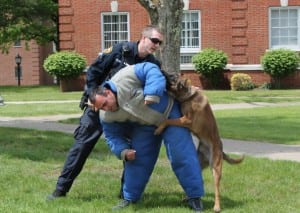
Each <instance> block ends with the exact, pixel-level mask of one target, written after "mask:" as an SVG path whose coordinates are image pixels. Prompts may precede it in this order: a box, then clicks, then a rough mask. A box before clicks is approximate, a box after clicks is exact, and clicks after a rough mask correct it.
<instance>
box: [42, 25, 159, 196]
mask: <svg viewBox="0 0 300 213" xmlns="http://www.w3.org/2000/svg"><path fill="white" fill-rule="evenodd" d="M162 40H163V35H162V34H161V31H160V29H159V28H157V27H156V26H147V27H145V28H144V29H143V31H142V36H141V39H140V40H139V41H138V42H122V43H118V44H116V45H114V46H113V47H112V48H110V49H108V50H106V51H104V52H103V53H102V54H101V55H100V56H99V57H98V58H97V59H96V60H95V62H94V63H92V64H91V66H90V67H89V69H88V71H87V82H86V83H87V89H86V91H85V93H84V95H83V98H82V102H81V104H80V107H81V108H82V109H83V110H84V112H83V115H82V116H81V118H80V124H79V126H78V127H77V128H76V130H75V131H74V139H75V140H74V144H73V146H72V148H71V149H70V151H69V154H68V156H67V159H66V161H65V164H64V167H63V169H62V171H61V174H60V176H59V177H58V180H57V183H56V187H55V190H54V191H53V193H51V194H50V195H49V196H48V197H47V200H53V199H56V198H60V197H65V196H66V194H67V193H68V192H69V190H70V188H71V186H72V184H73V182H74V180H75V178H76V177H77V176H78V175H79V173H80V172H81V170H82V168H83V166H84V163H85V161H86V159H87V158H88V156H89V154H90V153H91V152H92V150H93V148H94V146H95V144H96V143H97V141H98V139H99V138H100V136H101V134H102V127H101V125H99V122H100V121H99V112H98V111H93V110H91V109H90V108H88V107H86V106H87V105H86V102H87V98H88V94H89V93H90V91H92V90H93V89H95V88H97V87H98V86H100V85H101V84H102V83H103V82H104V81H105V80H106V79H108V78H110V77H111V76H113V75H114V74H115V73H116V72H117V71H118V70H119V69H121V68H122V67H123V66H124V63H126V64H136V63H140V62H145V61H148V62H152V63H155V64H157V65H158V66H160V62H159V61H158V60H157V59H156V58H155V57H154V55H152V53H154V52H155V51H156V50H158V49H159V48H160V45H161V42H162ZM120 196H122V194H120Z"/></svg>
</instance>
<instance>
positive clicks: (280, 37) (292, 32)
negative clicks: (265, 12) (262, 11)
mask: <svg viewBox="0 0 300 213" xmlns="http://www.w3.org/2000/svg"><path fill="white" fill-rule="evenodd" d="M299 17H300V16H299V8H276V9H272V8H271V11H270V46H271V48H290V49H299V48H300V43H299V38H300V35H299V27H300V25H299V23H300V22H299Z"/></svg>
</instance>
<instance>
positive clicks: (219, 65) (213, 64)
mask: <svg viewBox="0 0 300 213" xmlns="http://www.w3.org/2000/svg"><path fill="white" fill-rule="evenodd" d="M227 60H228V57H227V55H226V54H225V53H224V52H223V51H221V50H216V49H213V48H207V49H203V50H202V51H201V52H200V53H198V54H196V55H194V56H193V58H192V62H193V64H194V65H195V69H196V72H197V73H199V74H202V75H203V76H204V77H206V78H207V79H208V80H209V81H210V82H211V84H212V86H213V87H217V85H218V83H219V81H220V79H221V78H222V74H223V71H224V68H225V66H226V64H227Z"/></svg>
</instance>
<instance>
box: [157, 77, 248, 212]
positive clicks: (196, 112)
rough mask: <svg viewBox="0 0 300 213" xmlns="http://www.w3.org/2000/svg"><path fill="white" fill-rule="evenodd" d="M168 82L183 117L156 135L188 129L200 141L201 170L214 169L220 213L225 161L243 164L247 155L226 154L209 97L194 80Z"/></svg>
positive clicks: (165, 123)
mask: <svg viewBox="0 0 300 213" xmlns="http://www.w3.org/2000/svg"><path fill="white" fill-rule="evenodd" d="M167 79H168V88H167V89H168V91H169V93H170V95H172V96H173V97H174V98H175V99H176V100H178V101H179V102H180V104H181V111H182V114H183V116H182V117H181V118H178V119H169V120H165V121H164V122H163V123H161V125H160V126H159V127H158V128H157V129H156V131H155V134H160V133H161V132H162V131H163V130H164V128H166V127H167V126H168V125H176V126H183V127H187V128H189V129H190V130H191V132H192V133H193V134H194V135H195V136H196V137H197V138H198V139H199V141H198V143H197V144H196V143H195V146H196V149H197V154H198V158H199V161H200V163H201V168H202V169H204V168H206V167H208V166H210V167H211V169H212V173H213V177H214V186H215V204H214V211H215V212H220V211H221V208H220V190H219V186H220V180H221V176H222V163H223V160H225V161H227V162H228V163H230V164H238V163H241V162H242V161H243V159H244V156H242V157H240V158H238V159H233V158H230V157H229V156H228V155H227V154H226V153H224V151H223V144H222V141H221V138H220V135H219V130H218V127H217V123H216V120H215V117H214V114H213V111H212V109H211V106H210V104H209V102H208V99H207V97H206V96H205V95H204V93H203V92H202V90H201V89H200V88H198V87H194V86H192V85H191V81H190V80H189V79H187V78H184V77H179V76H176V77H174V76H173V77H172V78H170V76H169V78H167Z"/></svg>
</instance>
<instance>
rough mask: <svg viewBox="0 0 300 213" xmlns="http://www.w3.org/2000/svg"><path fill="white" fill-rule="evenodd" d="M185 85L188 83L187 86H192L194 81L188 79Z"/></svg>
mask: <svg viewBox="0 0 300 213" xmlns="http://www.w3.org/2000/svg"><path fill="white" fill-rule="evenodd" d="M185 83H186V86H191V85H192V81H191V79H189V78H187V79H186V81H185Z"/></svg>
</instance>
